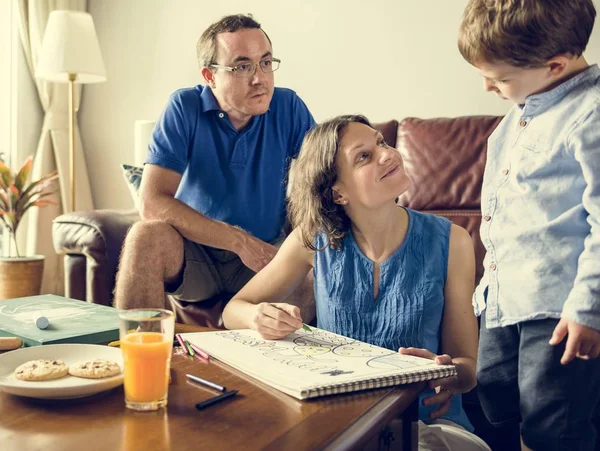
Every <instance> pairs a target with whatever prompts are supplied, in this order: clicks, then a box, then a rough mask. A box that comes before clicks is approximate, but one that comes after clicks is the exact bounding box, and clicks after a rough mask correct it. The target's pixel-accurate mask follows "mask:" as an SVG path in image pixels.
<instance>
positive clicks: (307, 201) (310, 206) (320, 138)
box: [288, 115, 371, 250]
mask: <svg viewBox="0 0 600 451" xmlns="http://www.w3.org/2000/svg"><path fill="white" fill-rule="evenodd" d="M352 122H357V123H360V124H365V125H368V126H369V127H371V123H370V122H369V120H368V119H367V118H366V117H364V116H360V115H346V116H338V117H335V118H333V119H330V120H328V121H326V122H323V123H322V124H319V125H317V126H316V127H314V128H313V129H312V130H310V131H309V132H308V133H307V134H306V136H305V137H304V141H303V143H302V147H301V149H300V155H299V156H298V159H297V160H296V162H295V163H294V165H293V166H292V170H291V174H290V186H289V189H288V214H289V217H290V222H291V224H292V226H293V227H294V228H296V229H298V230H299V232H300V239H301V240H302V243H303V245H304V246H305V247H306V248H308V249H311V250H318V249H317V248H316V247H315V245H314V239H315V235H316V234H317V233H324V234H325V235H326V236H327V239H328V245H329V246H330V247H331V248H333V249H339V248H340V247H341V243H342V240H343V239H344V237H345V236H346V234H347V233H348V230H349V229H350V218H348V216H347V215H346V212H345V211H344V208H343V207H342V206H341V205H338V204H336V203H335V202H334V201H333V189H332V187H333V185H334V184H335V182H336V181H337V166H336V156H337V153H338V150H339V145H340V141H341V139H342V136H343V134H344V131H345V130H346V128H347V127H348V125H349V124H351V123H352Z"/></svg>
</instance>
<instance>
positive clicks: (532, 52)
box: [458, 0, 596, 68]
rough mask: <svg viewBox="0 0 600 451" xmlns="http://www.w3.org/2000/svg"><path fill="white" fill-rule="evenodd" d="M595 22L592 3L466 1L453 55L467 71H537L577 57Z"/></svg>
mask: <svg viewBox="0 0 600 451" xmlns="http://www.w3.org/2000/svg"><path fill="white" fill-rule="evenodd" d="M595 17H596V9H595V7H594V4H593V2H592V0H470V1H469V3H468V4H467V6H466V8H465V11H464V14H463V19H462V23H461V25H460V30H459V37H458V49H459V50H460V53H461V54H462V56H463V57H464V58H465V59H466V60H467V61H468V62H469V63H471V64H473V65H477V64H479V63H496V62H502V63H506V64H510V65H511V66H515V67H522V68H533V67H541V66H543V65H544V64H545V63H546V62H547V61H548V60H549V59H551V58H553V57H555V56H558V55H562V54H569V55H572V56H580V55H581V54H582V53H583V51H584V50H585V47H586V45H587V43H588V40H589V38H590V34H591V33H592V28H593V27H594V19H595Z"/></svg>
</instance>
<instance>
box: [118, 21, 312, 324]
mask: <svg viewBox="0 0 600 451" xmlns="http://www.w3.org/2000/svg"><path fill="white" fill-rule="evenodd" d="M197 53H198V60H199V64H200V67H201V73H202V77H203V78H204V81H205V83H206V84H205V86H202V85H198V86H196V87H193V88H186V89H180V90H178V91H176V92H175V93H174V94H172V96H171V98H170V99H169V102H168V105H167V107H166V109H165V110H164V112H163V114H162V116H161V118H160V120H159V121H158V123H157V125H156V128H155V130H154V133H153V136H152V140H151V144H150V146H149V151H148V157H147V159H146V164H145V167H144V175H143V178H142V184H141V187H140V205H141V207H140V214H141V216H142V221H139V222H138V223H136V224H135V225H134V226H133V227H132V228H131V230H130V232H129V234H128V236H127V238H126V240H125V246H124V249H123V253H122V255H121V263H120V270H119V274H118V277H117V285H116V289H115V302H116V306H117V307H118V308H123V309H129V308H136V307H163V306H164V293H165V292H166V293H169V294H172V295H173V297H174V298H175V299H177V300H179V301H189V302H197V301H202V300H206V299H209V298H212V297H214V296H216V295H219V294H223V293H226V294H227V293H231V294H235V293H236V292H237V291H238V290H239V289H240V288H241V287H242V286H243V285H244V284H245V283H246V282H247V281H248V280H249V279H250V278H251V277H252V276H253V275H254V274H255V273H256V272H257V271H259V270H260V269H262V268H263V267H264V266H265V265H266V264H267V263H268V262H269V261H271V259H272V258H273V256H274V255H275V253H276V252H277V247H276V246H275V245H274V244H276V243H277V242H279V241H281V240H282V239H283V236H282V230H283V226H284V223H285V219H286V208H285V190H286V184H287V173H288V169H289V166H290V163H291V160H292V159H293V158H295V157H296V156H297V154H298V151H299V150H300V145H301V143H302V139H303V138H304V134H305V133H306V132H307V131H308V130H309V129H310V128H311V127H312V126H313V125H314V120H313V118H312V116H311V114H310V112H309V110H308V108H307V107H306V105H305V104H304V102H302V100H301V99H300V98H299V97H298V96H297V95H296V93H295V92H294V91H291V90H289V89H284V88H275V87H274V77H273V72H274V71H275V70H277V69H278V68H279V64H280V62H281V61H280V60H279V59H277V58H275V57H274V55H273V49H272V46H271V41H270V39H269V37H268V36H267V34H266V33H265V32H264V31H263V30H262V29H261V28H260V24H259V23H257V22H256V21H255V20H254V19H252V17H251V16H246V15H234V16H227V17H224V18H223V19H221V20H220V21H218V22H216V23H214V24H213V25H211V26H210V27H208V29H207V30H205V31H204V33H203V34H202V36H201V37H200V39H199V41H198V45H197ZM282 301H283V300H282ZM312 312H314V306H313V305H309V306H306V310H303V316H304V317H306V316H307V315H310V314H312ZM310 319H311V318H306V320H307V321H308V320H310Z"/></svg>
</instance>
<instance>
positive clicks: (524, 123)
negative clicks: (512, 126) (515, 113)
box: [519, 119, 527, 127]
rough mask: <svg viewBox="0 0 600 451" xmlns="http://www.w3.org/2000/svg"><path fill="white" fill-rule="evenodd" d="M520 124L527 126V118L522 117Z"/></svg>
mask: <svg viewBox="0 0 600 451" xmlns="http://www.w3.org/2000/svg"><path fill="white" fill-rule="evenodd" d="M519 125H520V126H521V127H525V126H526V125H527V121H526V120H525V119H521V122H519Z"/></svg>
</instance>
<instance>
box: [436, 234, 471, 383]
mask: <svg viewBox="0 0 600 451" xmlns="http://www.w3.org/2000/svg"><path fill="white" fill-rule="evenodd" d="M474 286H475V253H474V251H473V242H472V241H471V237H470V236H469V233H468V232H467V231H466V230H465V229H463V228H462V227H459V226H457V225H453V226H452V229H451V232H450V250H449V256H448V273H447V277H446V286H445V288H444V296H445V303H444V317H443V319H442V332H441V341H442V342H441V351H442V353H443V354H448V355H450V356H452V363H453V364H454V365H456V369H457V371H458V381H457V384H456V386H455V387H454V392H455V393H464V392H467V391H469V390H471V389H472V388H473V387H475V385H476V384H477V380H476V366H477V345H478V334H477V319H476V318H475V314H474V313H473V307H472V304H471V299H472V296H473V290H474Z"/></svg>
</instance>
